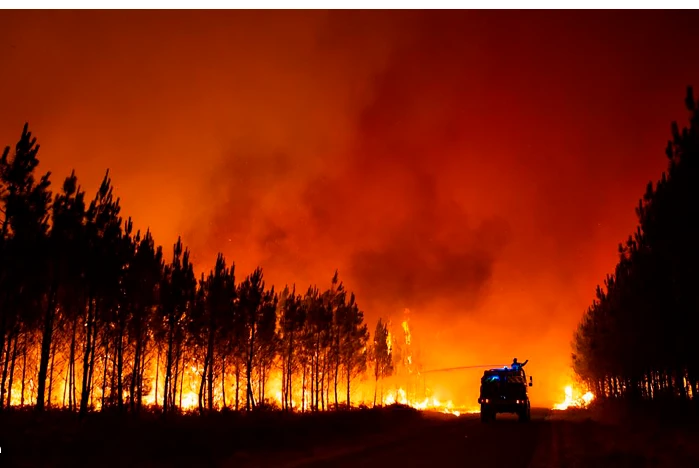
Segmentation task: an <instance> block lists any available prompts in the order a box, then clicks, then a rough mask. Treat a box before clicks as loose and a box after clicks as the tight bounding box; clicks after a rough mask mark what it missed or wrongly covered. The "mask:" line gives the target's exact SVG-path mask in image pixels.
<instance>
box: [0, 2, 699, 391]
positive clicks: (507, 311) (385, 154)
mask: <svg viewBox="0 0 699 468" xmlns="http://www.w3.org/2000/svg"><path fill="white" fill-rule="evenodd" d="M697 19H698V16H697V14H695V13H694V12H660V11H653V12H573V11H566V12H533V11H519V12H505V11H498V12H482V11H478V12H476V11H471V12H469V11H462V12H430V13H427V12H358V11H356V12H340V11H336V12H273V11H267V12H253V11H246V12H235V11H226V12H192V11H188V12H184V11H178V12H174V11H171V12H145V11H139V12H124V11H120V12H116V11H111V12H108V11H101V12H69V11H61V12H58V11H54V12H8V11H5V12H2V13H0V143H1V144H2V145H3V146H5V145H11V144H14V142H16V140H17V139H18V137H19V135H20V133H21V129H22V125H23V124H24V122H25V121H28V122H29V124H30V129H31V130H32V131H33V132H34V134H35V135H36V136H37V137H38V139H39V142H40V143H41V145H42V150H41V152H40V159H41V161H42V163H41V166H40V168H41V169H42V170H50V171H52V172H53V174H54V178H53V181H54V184H55V185H57V186H58V185H60V182H61V181H62V179H63V178H64V177H65V176H66V175H68V174H69V173H70V171H71V169H73V168H75V169H76V172H77V175H78V177H79V179H80V180H81V181H82V184H83V186H84V187H85V188H87V190H88V191H89V193H90V194H92V192H94V191H95V190H96V189H97V185H98V183H99V182H100V180H101V178H102V176H103V174H104V171H105V170H106V169H107V168H110V169H111V175H112V180H113V182H114V184H115V186H116V190H117V193H118V195H119V196H120V197H121V200H122V206H123V213H124V214H125V215H130V216H132V217H133V219H134V223H135V225H136V227H137V228H141V229H145V228H146V227H150V228H151V230H152V231H153V232H154V235H155V237H156V240H157V241H158V242H159V243H161V244H163V245H164V246H166V251H170V246H171V245H172V244H173V243H174V242H175V241H176V239H177V236H178V235H182V237H183V240H184V241H185V243H186V244H187V245H188V246H189V247H190V248H191V250H192V252H193V256H194V260H195V262H197V267H198V269H200V270H201V269H204V268H210V267H211V266H212V265H213V263H214V260H215V256H216V253H217V252H218V251H221V252H223V253H224V254H225V255H226V257H227V259H228V260H229V261H234V262H235V264H236V271H237V276H238V278H242V276H244V275H245V274H247V273H249V272H250V271H251V270H252V269H253V268H254V267H255V266H257V265H258V264H259V265H261V266H262V267H263V268H264V269H265V274H266V277H267V280H268V282H270V283H274V284H276V285H278V286H283V285H284V284H285V283H294V282H295V283H296V284H297V285H298V286H299V287H300V288H301V289H305V287H306V286H307V285H308V284H309V283H317V284H319V286H321V287H325V286H327V285H328V284H329V281H330V278H331V277H332V275H333V272H334V270H335V269H336V268H337V269H339V272H340V276H341V278H343V279H344V281H345V284H346V285H347V286H348V288H350V289H352V290H354V291H356V292H357V294H358V300H359V302H360V305H362V306H363V308H364V310H365V312H366V316H367V319H368V321H369V323H370V328H371V329H373V325H374V323H375V320H376V319H377V318H378V317H379V316H383V317H388V316H390V317H392V318H393V319H394V321H396V320H397V321H400V320H401V319H402V311H403V309H405V308H409V309H410V311H411V312H410V317H411V323H412V325H413V329H414V331H413V333H414V338H415V339H416V340H420V342H421V343H422V345H423V354H424V359H425V360H426V362H425V366H426V367H441V366H456V365H468V364H479V363H485V364H491V363H503V364H505V363H507V362H509V360H511V359H512V357H514V356H517V357H519V358H520V360H523V359H526V358H529V359H530V364H529V366H528V369H530V373H532V374H533V375H534V379H535V387H534V388H533V389H532V400H533V403H534V404H549V403H550V402H552V401H556V400H560V399H561V397H562V390H561V388H562V386H563V385H564V384H565V383H567V379H568V372H569V370H568V368H569V362H570V340H571V337H572V333H573V330H574V328H575V326H576V324H577V322H578V320H579V319H580V317H581V315H582V313H583V312H584V310H585V308H586V307H587V305H588V304H589V303H590V302H591V300H592V298H593V292H594V287H595V285H596V284H597V283H599V282H601V281H602V279H603V278H604V275H605V274H606V273H607V272H610V271H611V270H612V268H613V266H614V264H615V262H616V246H617V244H618V242H619V241H622V240H624V239H625V238H626V236H627V235H628V234H629V233H630V232H631V231H632V230H633V229H634V228H635V215H634V206H635V205H636V203H637V201H638V199H639V198H640V196H641V195H642V193H643V190H644V188H645V184H646V183H647V182H648V180H650V179H653V180H656V179H658V178H659V177H660V174H661V172H662V171H663V170H664V169H665V167H666V159H665V156H664V153H663V150H664V147H665V144H666V140H667V138H668V136H669V128H670V123H671V121H672V120H677V119H679V120H680V121H681V122H682V121H683V120H684V119H685V114H684V113H683V111H684V107H683V99H684V95H685V88H686V86H687V85H690V84H695V85H699V62H698V61H697V60H696V50H697V47H698V46H699V35H698V33H697V32H696V31H697V29H696V25H697V24H698V23H697ZM433 376H434V377H430V378H433V379H435V380H434V381H433V382H431V383H430V384H432V385H434V386H437V387H440V388H442V389H443V391H444V392H447V393H450V396H451V397H453V398H454V399H455V400H458V399H459V398H461V397H463V396H464V395H467V396H468V399H469V402H470V403H472V402H471V401H470V400H475V398H476V396H475V392H476V391H477V385H478V377H479V375H478V373H477V371H476V373H472V374H468V373H464V374H459V375H458V376H455V375H454V374H449V375H442V376H439V375H438V374H433Z"/></svg>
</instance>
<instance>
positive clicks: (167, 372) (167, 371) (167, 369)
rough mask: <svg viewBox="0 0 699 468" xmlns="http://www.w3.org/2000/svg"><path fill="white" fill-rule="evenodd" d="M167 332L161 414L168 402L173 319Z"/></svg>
mask: <svg viewBox="0 0 699 468" xmlns="http://www.w3.org/2000/svg"><path fill="white" fill-rule="evenodd" d="M169 325H170V326H169V330H168V342H167V353H166V355H165V380H164V381H163V414H164V413H167V411H168V402H169V400H170V398H169V397H170V378H171V376H172V346H173V341H174V333H175V332H174V328H175V323H174V319H170V323H169Z"/></svg>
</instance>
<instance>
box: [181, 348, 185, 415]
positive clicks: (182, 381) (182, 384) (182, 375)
mask: <svg viewBox="0 0 699 468" xmlns="http://www.w3.org/2000/svg"><path fill="white" fill-rule="evenodd" d="M182 367H183V369H182V370H181V371H180V411H181V410H182V394H183V393H184V391H183V389H184V356H183V357H182Z"/></svg>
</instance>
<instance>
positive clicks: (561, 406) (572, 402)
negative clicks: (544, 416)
mask: <svg viewBox="0 0 699 468" xmlns="http://www.w3.org/2000/svg"><path fill="white" fill-rule="evenodd" d="M581 393H582V392H575V391H574V390H573V386H572V385H568V386H566V388H565V399H564V400H563V401H562V402H561V403H556V404H555V405H553V409H554V410H559V411H564V410H567V409H568V408H587V407H588V406H589V405H590V403H591V402H592V400H594V398H595V396H594V395H593V394H592V392H589V391H588V392H585V393H582V394H581ZM576 394H577V396H576Z"/></svg>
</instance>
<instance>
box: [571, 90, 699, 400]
mask: <svg viewBox="0 0 699 468" xmlns="http://www.w3.org/2000/svg"><path fill="white" fill-rule="evenodd" d="M685 105H686V107H687V109H688V111H689V114H690V117H689V126H688V127H685V128H683V129H682V130H680V129H679V127H678V125H677V123H676V122H674V123H673V124H672V139H671V140H670V141H669V142H668V144H667V149H666V156H667V158H668V159H669V165H668V169H667V170H666V171H665V172H664V173H663V174H662V178H661V179H660V180H659V181H658V182H657V183H656V184H653V183H652V182H649V183H648V186H647V188H646V192H645V194H644V195H643V198H641V200H640V201H639V203H638V207H637V208H636V214H637V216H638V226H637V228H636V232H634V233H633V234H632V235H630V236H629V238H628V240H627V241H626V242H625V243H622V244H620V245H619V262H618V264H617V266H616V268H615V271H614V273H613V274H609V275H607V278H606V280H605V281H604V285H603V286H598V287H597V291H596V298H595V300H594V302H593V303H592V305H591V306H590V307H589V308H588V310H587V311H586V313H585V315H584V317H583V319H582V321H581V323H580V324H579V326H578V329H577V331H576V333H575V334H574V340H573V348H574V350H573V367H574V369H575V371H576V373H577V375H578V376H579V377H580V378H581V379H583V380H584V381H585V382H586V383H587V384H588V385H589V386H590V387H591V388H592V389H593V391H594V392H595V394H596V395H597V396H598V397H602V398H605V397H606V398H624V399H645V400H659V399H674V400H689V399H696V397H697V391H698V390H699V389H698V388H697V381H698V380H699V340H698V339H697V338H698V336H699V335H698V332H699V302H698V299H699V270H697V266H698V265H699V228H698V227H697V226H698V224H697V223H698V219H699V172H698V166H697V164H698V163H699V102H697V101H695V99H694V95H693V92H692V88H691V87H690V88H688V91H687V97H686V100H685Z"/></svg>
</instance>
